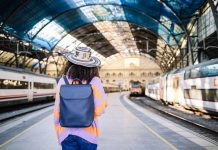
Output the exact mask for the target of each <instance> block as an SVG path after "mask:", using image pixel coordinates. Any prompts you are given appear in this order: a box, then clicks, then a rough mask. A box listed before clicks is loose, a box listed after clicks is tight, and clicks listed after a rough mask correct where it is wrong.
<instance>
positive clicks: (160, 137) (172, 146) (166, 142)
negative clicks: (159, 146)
mask: <svg viewBox="0 0 218 150" xmlns="http://www.w3.org/2000/svg"><path fill="white" fill-rule="evenodd" d="M124 108H125V110H126V111H127V112H128V113H129V114H131V116H132V117H133V118H135V119H136V120H138V121H139V122H140V123H141V124H142V125H143V126H144V127H145V128H146V129H148V130H149V131H150V132H152V133H153V134H154V135H156V136H157V137H158V138H159V139H160V140H162V141H163V142H164V143H165V144H167V145H168V146H169V147H170V148H171V149H172V150H178V149H177V148H176V147H175V146H174V145H173V144H171V143H170V142H168V141H167V140H165V138H164V137H162V136H161V135H159V134H158V133H157V132H155V131H154V130H153V129H152V128H150V127H149V126H148V125H146V124H145V123H144V122H143V121H141V120H140V119H139V118H137V117H136V116H135V115H133V114H132V113H131V112H130V111H129V110H128V109H127V108H126V107H125V106H124Z"/></svg>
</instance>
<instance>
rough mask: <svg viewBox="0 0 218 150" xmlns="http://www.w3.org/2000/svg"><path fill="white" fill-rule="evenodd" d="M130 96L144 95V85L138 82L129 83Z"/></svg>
mask: <svg viewBox="0 0 218 150" xmlns="http://www.w3.org/2000/svg"><path fill="white" fill-rule="evenodd" d="M129 91H130V94H129V96H130V97H137V96H144V95H145V93H144V87H143V86H142V85H141V83H140V82H134V83H132V84H131V86H130V88H129Z"/></svg>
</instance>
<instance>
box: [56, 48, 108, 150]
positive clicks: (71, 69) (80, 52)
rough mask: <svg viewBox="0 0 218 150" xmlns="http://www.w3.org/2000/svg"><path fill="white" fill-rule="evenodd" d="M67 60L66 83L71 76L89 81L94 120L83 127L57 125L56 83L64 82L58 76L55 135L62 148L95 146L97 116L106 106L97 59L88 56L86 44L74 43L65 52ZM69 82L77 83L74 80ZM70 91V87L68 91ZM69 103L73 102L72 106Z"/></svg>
mask: <svg viewBox="0 0 218 150" xmlns="http://www.w3.org/2000/svg"><path fill="white" fill-rule="evenodd" d="M64 56H65V57H66V59H67V60H68V62H67V64H66V67H65V69H64V74H65V75H66V76H67V79H68V81H69V83H70V84H72V82H73V80H72V79H74V78H77V79H80V80H81V81H82V83H83V84H86V83H88V84H91V86H92V89H93V95H94V104H95V108H94V121H93V123H92V125H91V126H89V127H86V128H66V127H61V126H60V122H59V117H60V93H59V91H60V86H61V85H62V84H65V82H64V79H63V77H62V78H61V79H60V80H59V82H58V86H57V92H56V99H55V105H54V125H55V130H56V133H57V137H58V142H59V144H61V146H62V150H96V149H97V144H98V137H99V133H100V131H99V124H98V118H99V117H100V115H101V114H102V113H103V112H104V110H105V108H106V106H107V96H106V94H105V91H104V89H103V85H102V82H101V79H100V77H99V70H98V67H99V66H100V64H101V63H100V60H99V59H98V58H96V57H91V50H90V49H89V48H87V47H77V48H76V49H75V52H74V53H65V54H64ZM73 84H78V83H74V82H73ZM72 92H73V91H72ZM72 107H73V106H72Z"/></svg>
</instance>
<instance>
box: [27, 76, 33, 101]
mask: <svg viewBox="0 0 218 150" xmlns="http://www.w3.org/2000/svg"><path fill="white" fill-rule="evenodd" d="M32 100H33V77H29V86H28V101H32Z"/></svg>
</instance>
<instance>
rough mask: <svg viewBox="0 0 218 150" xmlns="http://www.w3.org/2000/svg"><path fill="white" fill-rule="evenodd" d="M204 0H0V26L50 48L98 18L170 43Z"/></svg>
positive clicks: (173, 41)
mask: <svg viewBox="0 0 218 150" xmlns="http://www.w3.org/2000/svg"><path fill="white" fill-rule="evenodd" d="M205 1H206V0H198V1H196V0H173V1H172V0H146V1H145V0H55V1H50V0H31V1H20V0H13V2H12V1H8V0H1V1H0V14H1V15H0V25H1V26H2V25H3V28H4V30H5V31H7V32H10V33H12V34H15V35H16V36H19V37H20V38H23V39H26V40H31V41H32V40H33V42H34V43H36V44H37V45H40V46H42V47H44V48H47V49H50V50H51V49H52V48H53V47H54V46H55V45H56V44H57V43H58V42H59V41H60V40H61V38H63V37H65V36H66V35H67V33H68V32H70V31H72V30H74V29H76V28H79V27H81V26H83V25H86V24H89V23H93V22H97V21H114V20H115V21H128V22H132V23H135V24H137V25H139V26H143V27H145V28H147V29H149V30H151V31H153V32H155V33H156V34H158V35H160V36H161V37H162V38H163V39H164V40H165V41H166V42H167V43H169V44H170V45H175V44H177V43H178V41H180V39H181V37H182V34H181V33H183V30H182V28H181V27H180V24H181V23H183V24H184V25H186V24H187V23H188V21H189V17H190V16H192V15H193V13H194V12H195V11H196V10H197V9H198V8H199V7H200V6H201V5H202V4H203V3H204V2H205ZM6 6H7V7H6ZM84 6H86V7H84ZM73 9H74V10H73ZM181 21H182V22H181ZM47 24H48V25H47ZM50 29H52V30H55V31H51V30H50ZM171 35H173V37H172V36H171ZM105 36H106V35H105Z"/></svg>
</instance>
